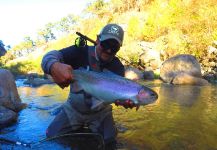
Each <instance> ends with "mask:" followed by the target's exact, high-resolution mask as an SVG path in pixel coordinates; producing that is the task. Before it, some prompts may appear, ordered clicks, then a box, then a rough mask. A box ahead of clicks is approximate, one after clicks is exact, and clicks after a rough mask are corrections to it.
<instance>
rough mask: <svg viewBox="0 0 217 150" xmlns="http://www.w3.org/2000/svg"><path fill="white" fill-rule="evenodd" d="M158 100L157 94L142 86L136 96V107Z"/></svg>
mask: <svg viewBox="0 0 217 150" xmlns="http://www.w3.org/2000/svg"><path fill="white" fill-rule="evenodd" d="M157 99H158V94H157V93H156V92H155V91H153V90H152V89H150V88H148V87H145V86H142V88H141V89H140V90H139V92H138V95H137V96H136V103H137V105H147V104H151V103H153V102H155V101H156V100H157Z"/></svg>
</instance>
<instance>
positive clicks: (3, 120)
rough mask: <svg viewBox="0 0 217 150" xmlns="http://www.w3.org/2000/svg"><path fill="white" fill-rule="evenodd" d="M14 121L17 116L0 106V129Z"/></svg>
mask: <svg viewBox="0 0 217 150" xmlns="http://www.w3.org/2000/svg"><path fill="white" fill-rule="evenodd" d="M16 120H17V114H16V113H15V112H14V111H12V110H10V109H7V108H5V107H3V106H0V129H2V128H4V127H6V126H8V125H10V124H11V123H13V122H15V121H16Z"/></svg>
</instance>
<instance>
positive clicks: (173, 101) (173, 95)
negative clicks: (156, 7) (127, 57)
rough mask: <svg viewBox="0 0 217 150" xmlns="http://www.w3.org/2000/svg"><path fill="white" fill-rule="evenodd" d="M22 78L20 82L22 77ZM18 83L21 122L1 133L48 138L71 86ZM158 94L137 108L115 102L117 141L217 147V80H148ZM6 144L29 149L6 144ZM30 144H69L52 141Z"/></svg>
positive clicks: (153, 146) (163, 147)
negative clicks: (174, 82)
mask: <svg viewBox="0 0 217 150" xmlns="http://www.w3.org/2000/svg"><path fill="white" fill-rule="evenodd" d="M20 83H22V82H20ZM20 83H18V82H17V85H21V86H18V92H19V94H20V97H21V99H22V101H23V102H25V103H27V104H29V106H28V107H27V108H26V109H24V110H22V111H21V112H20V113H19V119H18V123H16V124H15V125H13V126H11V127H9V128H6V129H4V130H3V131H1V133H0V134H1V135H0V136H1V137H5V138H9V139H11V140H18V141H24V142H28V143H33V142H37V141H39V140H41V139H43V138H45V130H46V128H47V126H48V125H49V123H50V122H51V121H52V119H53V118H54V117H55V115H54V114H55V113H53V112H55V110H56V108H58V107H59V106H60V105H61V104H62V103H63V102H64V101H65V99H67V94H68V89H65V90H62V89H60V88H59V87H57V86H55V85H44V86H41V87H38V88H32V87H24V86H23V85H22V84H20ZM144 84H145V85H147V86H149V87H151V88H153V89H154V90H155V91H156V92H157V93H158V94H159V98H158V100H157V102H156V103H154V104H151V105H147V106H141V107H140V109H139V110H138V111H136V110H135V109H132V110H130V109H124V108H122V107H114V119H115V122H116V124H117V126H118V128H119V130H120V132H119V134H118V141H119V142H120V143H122V144H123V145H124V147H125V149H129V150H140V149H141V150H217V85H214V84H213V85H210V86H184V85H182V86H172V85H168V84H163V83H160V82H156V81H155V82H150V81H149V82H144ZM1 147H2V149H15V150H16V149H17V150H20V149H29V148H24V147H21V146H11V145H5V144H4V145H2V146H1ZM1 147H0V149H1ZM32 149H59V150H62V149H70V148H69V147H66V146H63V145H61V144H58V143H56V142H54V141H49V142H44V143H42V144H39V145H36V146H35V147H32Z"/></svg>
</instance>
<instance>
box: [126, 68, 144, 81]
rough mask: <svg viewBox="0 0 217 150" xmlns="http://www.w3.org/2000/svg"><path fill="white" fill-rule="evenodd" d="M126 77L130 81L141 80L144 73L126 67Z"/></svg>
mask: <svg viewBox="0 0 217 150" xmlns="http://www.w3.org/2000/svg"><path fill="white" fill-rule="evenodd" d="M125 77H126V78H127V79H130V80H140V79H142V78H143V73H142V71H140V70H139V69H137V68H133V67H126V69H125Z"/></svg>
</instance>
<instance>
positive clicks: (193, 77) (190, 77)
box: [160, 54, 209, 85]
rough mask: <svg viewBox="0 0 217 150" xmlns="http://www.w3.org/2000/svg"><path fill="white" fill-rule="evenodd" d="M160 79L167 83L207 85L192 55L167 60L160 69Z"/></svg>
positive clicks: (177, 56) (182, 55)
mask: <svg viewBox="0 0 217 150" xmlns="http://www.w3.org/2000/svg"><path fill="white" fill-rule="evenodd" d="M160 78H161V79H162V80H163V81H164V82H166V83H172V84H191V85H207V84H209V83H208V82H207V81H206V80H204V79H202V73H201V67H200V64H199V62H198V61H197V59H196V58H195V57H194V56H192V55H187V54H181V55H176V56H174V57H171V58H169V59H167V60H166V61H165V62H163V64H162V66H161V68H160Z"/></svg>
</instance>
